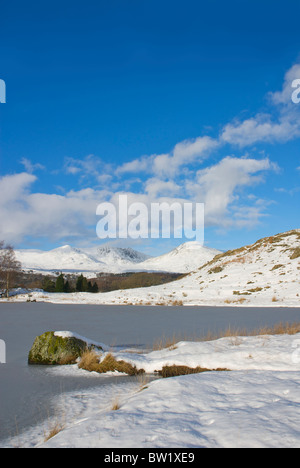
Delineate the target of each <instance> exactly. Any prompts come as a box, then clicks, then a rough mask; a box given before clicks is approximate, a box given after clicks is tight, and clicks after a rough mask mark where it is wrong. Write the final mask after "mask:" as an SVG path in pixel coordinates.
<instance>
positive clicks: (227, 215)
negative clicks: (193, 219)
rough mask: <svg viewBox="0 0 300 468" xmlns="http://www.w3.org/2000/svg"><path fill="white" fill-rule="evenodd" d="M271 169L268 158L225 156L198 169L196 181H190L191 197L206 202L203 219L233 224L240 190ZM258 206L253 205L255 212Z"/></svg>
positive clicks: (216, 222) (255, 181) (272, 165)
mask: <svg viewBox="0 0 300 468" xmlns="http://www.w3.org/2000/svg"><path fill="white" fill-rule="evenodd" d="M270 170H276V165H274V164H273V163H271V162H270V160H269V159H262V160H256V159H246V158H242V159H241V158H235V157H230V156H228V157H226V158H224V159H222V160H221V161H220V162H219V163H217V164H215V165H213V166H211V167H208V168H206V169H203V170H200V171H198V173H197V184H192V186H191V187H190V189H191V192H194V197H196V198H197V199H199V200H201V201H202V202H203V203H204V204H205V214H206V223H207V224H209V225H215V226H217V225H219V226H220V225H230V224H231V225H234V224H235V220H236V213H237V206H238V205H237V202H238V200H239V191H240V190H241V189H243V188H246V187H252V186H254V185H256V184H258V183H261V182H262V181H263V174H264V173H266V171H270ZM234 204H235V205H234ZM248 206H250V205H248ZM259 208H260V209H261V208H262V206H261V207H258V206H256V213H257V214H258V212H259ZM252 210H253V205H252ZM250 212H251V210H250V211H249V212H248V215H246V214H245V218H246V217H247V219H248V221H249V214H250ZM244 213H246V212H244ZM255 219H257V216H256V217H255Z"/></svg>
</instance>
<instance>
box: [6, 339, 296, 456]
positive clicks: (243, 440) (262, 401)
mask: <svg viewBox="0 0 300 468" xmlns="http://www.w3.org/2000/svg"><path fill="white" fill-rule="evenodd" d="M59 333H61V334H62V333H63V332H59ZM106 353H107V352H105V353H103V355H102V358H104V357H105V355H106ZM114 356H115V357H116V358H117V359H124V360H125V359H126V360H127V361H128V362H131V363H132V364H135V365H136V366H137V367H139V368H144V369H145V370H146V372H153V371H154V370H158V369H160V368H161V367H162V366H164V365H172V364H180V365H186V366H190V367H195V366H202V367H207V368H210V369H215V368H220V367H222V368H224V367H226V368H228V369H230V371H223V372H217V371H212V372H205V373H201V374H193V375H186V376H180V377H173V378H168V379H159V380H155V381H152V382H150V383H147V379H146V380H145V381H144V382H136V381H135V382H134V383H131V384H129V386H124V387H120V388H118V387H117V386H116V387H115V388H110V389H109V391H107V390H105V391H104V392H103V393H102V394H101V387H100V388H99V389H98V390H97V389H94V390H93V391H89V392H81V393H80V392H74V393H72V394H69V395H65V396H64V397H63V400H62V399H60V401H58V402H57V405H58V413H59V414H63V415H64V418H63V421H62V420H61V421H60V422H61V423H62V427H61V429H62V430H61V431H60V432H59V433H58V434H57V435H56V436H54V437H53V438H51V439H50V440H48V441H47V442H44V441H43V440H42V439H43V437H42V432H41V429H39V428H36V429H35V430H34V431H31V432H29V433H28V435H27V439H26V434H25V435H23V436H22V437H21V438H20V440H21V442H22V444H23V446H36V447H49V448H56V447H104V448H147V447H148V448H149V447H150V448H159V447H166V448H171V447H179V448H183V447H190V448H197V447H300V429H299V418H300V392H299V388H300V386H299V384H300V373H299V370H300V333H298V334H295V335H287V334H284V335H261V336H252V337H251V336H237V337H226V338H221V339H218V340H213V341H209V342H199V343H197V342H180V343H177V344H176V345H175V346H172V347H171V348H168V349H163V350H160V351H152V352H150V353H143V354H140V353H138V352H136V353H135V352H133V350H130V352H126V351H118V350H116V352H115V353H114ZM51 372H59V373H60V374H61V375H63V374H64V372H66V375H67V374H68V373H70V372H71V373H74V375H75V374H76V373H77V372H78V373H80V375H82V373H83V372H86V371H83V370H82V369H79V368H78V367H77V365H75V366H71V367H68V366H62V367H60V368H53V369H51ZM86 375H87V377H88V376H89V375H90V373H88V372H87V373H86ZM103 378H104V379H105V375H99V379H103ZM130 385H131V386H130ZM113 402H117V408H118V409H117V410H113V409H112V403H113ZM34 434H36V435H38V436H37V437H36V438H35V439H34ZM13 443H16V441H10V442H7V444H6V446H12V445H13Z"/></svg>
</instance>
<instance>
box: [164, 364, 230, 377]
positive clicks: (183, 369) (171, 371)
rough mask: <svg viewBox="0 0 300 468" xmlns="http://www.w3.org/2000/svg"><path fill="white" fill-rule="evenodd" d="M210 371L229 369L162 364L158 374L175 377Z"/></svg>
mask: <svg viewBox="0 0 300 468" xmlns="http://www.w3.org/2000/svg"><path fill="white" fill-rule="evenodd" d="M212 371H218V372H224V371H229V369H221V368H218V369H206V368H204V367H200V366H198V367H194V368H193V367H188V366H176V365H173V366H164V367H163V368H162V370H161V371H159V375H161V376H162V377H163V378H168V377H177V376H179V375H189V374H200V373H202V372H212Z"/></svg>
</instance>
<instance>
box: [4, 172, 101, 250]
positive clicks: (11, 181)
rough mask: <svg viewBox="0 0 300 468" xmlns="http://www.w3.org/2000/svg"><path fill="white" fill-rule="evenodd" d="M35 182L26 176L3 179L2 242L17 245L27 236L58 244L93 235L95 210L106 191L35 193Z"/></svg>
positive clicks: (33, 178)
mask: <svg viewBox="0 0 300 468" xmlns="http://www.w3.org/2000/svg"><path fill="white" fill-rule="evenodd" d="M35 181H36V177H35V176H33V175H32V174H27V173H22V174H15V175H9V176H5V177H2V178H0V192H1V198H0V217H1V219H2V220H3V221H2V222H1V225H0V238H1V239H5V240H6V241H9V242H13V243H18V242H20V241H22V240H23V239H24V238H26V237H27V236H34V237H36V238H48V239H52V240H54V241H56V240H60V239H63V238H65V237H68V238H73V239H76V238H79V237H82V236H90V237H91V236H93V235H94V232H95V229H94V226H95V224H96V216H95V213H96V207H97V205H98V203H100V202H101V201H102V200H104V199H105V198H106V197H107V192H105V191H97V190H93V189H86V190H81V191H77V192H76V191H70V192H69V193H67V194H66V195H57V194H47V193H35V192H33V190H32V184H33V183H34V182H35Z"/></svg>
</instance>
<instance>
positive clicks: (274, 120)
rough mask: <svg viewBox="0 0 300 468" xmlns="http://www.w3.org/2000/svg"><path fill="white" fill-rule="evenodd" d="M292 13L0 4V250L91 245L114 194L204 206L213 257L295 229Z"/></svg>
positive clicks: (296, 44)
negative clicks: (0, 99)
mask: <svg viewBox="0 0 300 468" xmlns="http://www.w3.org/2000/svg"><path fill="white" fill-rule="evenodd" d="M299 13H300V4H299V1H292V0H286V1H284V2H283V1H282V0H279V1H277V2H274V1H268V0H266V1H260V2H258V1H257V0H252V1H248V0H244V1H243V2H241V1H233V0H231V1H227V2H223V1H217V0H210V1H209V2H202V1H199V0H198V1H196V0H186V1H184V2H183V1H169V0H161V1H159V2H158V1H156V0H151V1H148V0H145V1H143V0H139V1H137V0H127V1H124V0H123V1H115V0H109V1H102V0H100V1H90V0H87V1H86V2H79V1H76V0H75V1H74V0H73V1H66V0H60V1H59V2H58V1H56V0H54V1H52V2H51V3H47V4H46V3H45V2H40V1H39V2H37V1H28V2H24V1H13V0H12V1H11V2H5V3H3V4H2V5H1V30H0V57H1V60H0V79H3V80H5V82H6V87H7V96H6V100H7V102H6V104H0V190H1V201H0V219H1V223H0V238H1V239H4V240H5V241H7V242H12V243H13V244H14V245H15V246H16V247H20V248H45V249H46V248H47V249H48V248H52V247H56V246H59V245H63V244H66V243H69V244H72V245H74V246H75V245H76V246H89V245H94V244H95V243H99V239H97V237H96V231H95V228H96V223H97V217H96V215H95V212H96V207H97V204H98V203H101V202H102V201H114V200H115V199H116V196H117V194H118V193H127V194H128V195H129V196H130V197H131V199H132V200H136V201H144V202H145V203H150V202H152V201H157V200H161V199H162V197H163V198H164V199H168V200H170V201H172V200H173V201H174V200H177V199H181V200H182V199H184V200H188V201H189V200H190V201H194V202H195V201H197V202H201V203H205V207H206V218H205V241H206V245H208V246H212V247H215V248H218V249H223V250H226V249H231V248H234V247H239V246H241V245H244V244H248V243H252V242H254V241H256V240H257V239H258V238H260V237H264V236H269V235H272V234H276V233H278V232H282V231H285V230H289V229H293V228H298V227H299V201H300V180H299V179H300V170H299V169H298V168H299V167H300V155H299V149H300V148H299V144H300V104H299V105H297V104H294V103H293V102H292V101H291V98H290V96H291V93H292V88H291V81H292V80H293V79H296V78H297V77H298V78H300V34H299ZM123 243H124V242H123ZM179 243H180V241H179V240H178V239H174V240H161V241H160V240H158V241H156V242H154V241H148V242H146V241H142V240H139V241H137V242H135V243H132V242H131V245H132V246H133V247H135V248H137V249H139V250H144V251H146V252H148V253H153V254H158V253H160V252H163V251H167V250H169V248H172V247H174V246H175V245H178V244H179Z"/></svg>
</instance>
